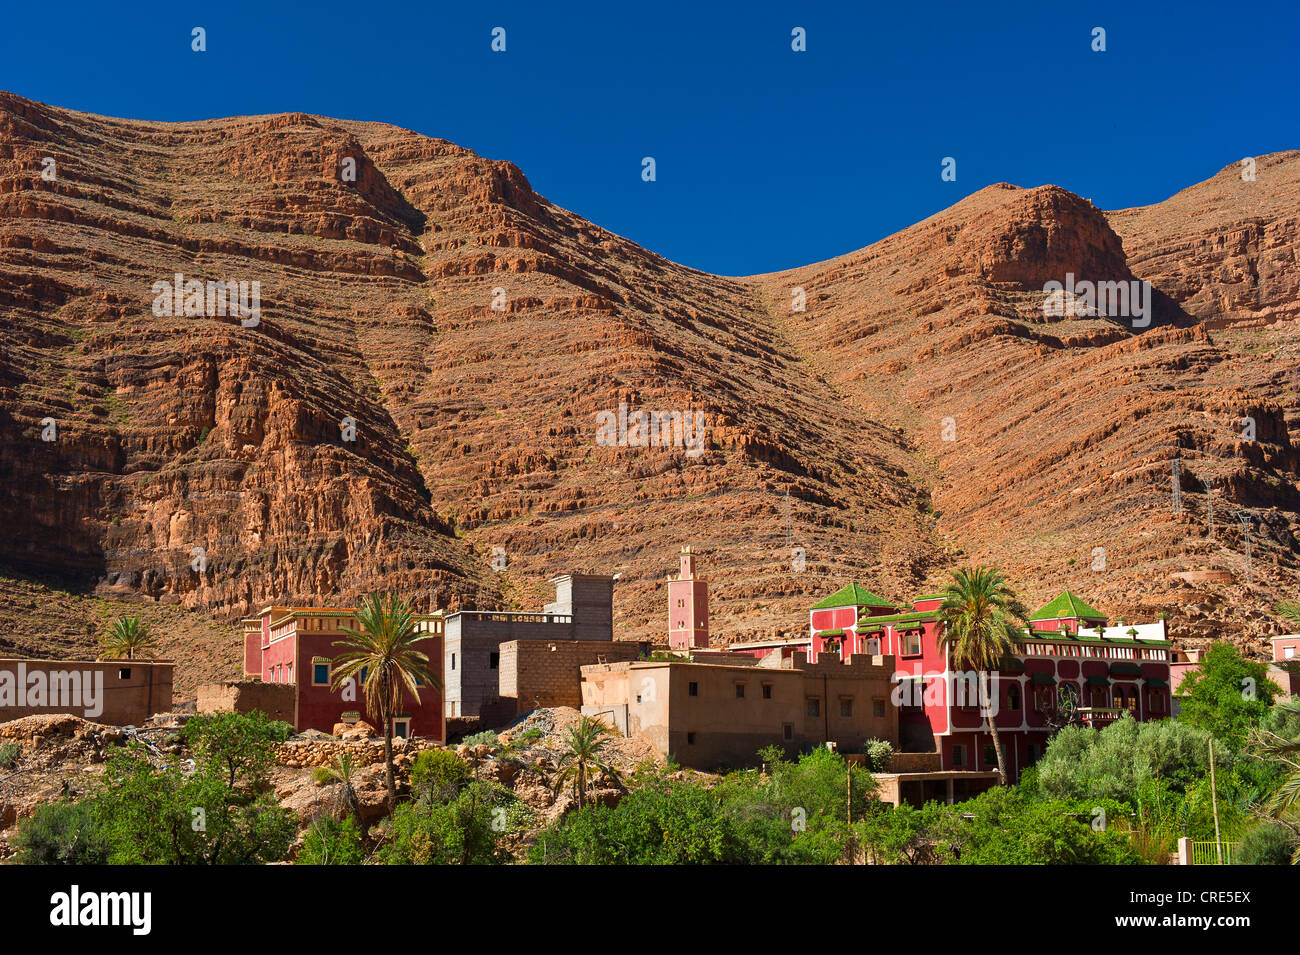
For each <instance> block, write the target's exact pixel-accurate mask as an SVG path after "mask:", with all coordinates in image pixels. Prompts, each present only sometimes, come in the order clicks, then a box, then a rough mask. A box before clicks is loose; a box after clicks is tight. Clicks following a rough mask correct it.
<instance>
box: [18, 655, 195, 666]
mask: <svg viewBox="0 0 1300 955" xmlns="http://www.w3.org/2000/svg"><path fill="white" fill-rule="evenodd" d="M3 663H50V664H58V665H60V666H85V665H87V664H92V665H94V664H103V665H104V666H112V665H117V666H137V665H138V666H169V667H170V666H175V665H176V661H175V660H157V659H135V660H126V659H121V660H119V659H116V658H114V659H110V660H50V659H47V658H45V657H0V664H3Z"/></svg>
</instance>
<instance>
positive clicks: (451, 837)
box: [378, 782, 514, 865]
mask: <svg viewBox="0 0 1300 955" xmlns="http://www.w3.org/2000/svg"><path fill="white" fill-rule="evenodd" d="M513 801H514V796H513V794H511V793H510V792H509V791H508V790H506V789H505V788H504V787H502V786H499V785H496V784H490V783H482V782H475V783H471V784H469V785H468V786H466V787H465V788H464V789H463V790H461V792H460V794H459V795H457V796H456V798H455V799H454V800H452V801H451V802H448V803H441V804H439V803H436V802H434V801H433V800H430V799H419V800H416V801H415V802H406V803H402V804H401V805H400V806H398V807H397V810H396V811H395V812H394V813H393V816H392V819H391V821H390V823H389V827H388V832H387V838H386V840H385V843H384V846H383V848H381V849H380V850H379V852H378V856H379V858H380V860H381V861H383V862H385V863H387V864H389V865H491V864H494V863H499V862H501V861H503V855H502V853H501V852H500V850H499V849H498V848H497V833H498V832H500V831H504V829H505V828H506V817H507V814H508V807H509V805H510V804H511V803H512V802H513ZM498 810H500V811H499V812H498Z"/></svg>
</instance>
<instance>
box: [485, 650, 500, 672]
mask: <svg viewBox="0 0 1300 955" xmlns="http://www.w3.org/2000/svg"><path fill="white" fill-rule="evenodd" d="M500 665H501V654H499V653H489V654H488V669H489V670H495V669H496V668H497V667H498V666H500Z"/></svg>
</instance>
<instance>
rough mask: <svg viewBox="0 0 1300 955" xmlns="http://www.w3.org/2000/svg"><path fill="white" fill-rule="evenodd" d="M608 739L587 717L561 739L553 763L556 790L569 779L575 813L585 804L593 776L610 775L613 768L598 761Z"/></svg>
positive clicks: (604, 729)
mask: <svg viewBox="0 0 1300 955" xmlns="http://www.w3.org/2000/svg"><path fill="white" fill-rule="evenodd" d="M609 735H610V731H609V727H608V726H606V725H605V724H604V723H602V722H601V721H600V720H597V719H593V718H592V717H590V716H584V717H582V718H581V719H579V720H578V722H577V723H575V724H574V725H572V726H570V727H569V731H568V732H567V733H566V734H565V735H564V749H563V750H562V751H561V752H560V757H559V759H558V760H557V761H556V764H557V766H558V767H559V772H558V773H557V774H556V786H557V788H558V787H559V786H562V785H563V784H564V783H565V782H567V781H568V780H570V779H572V780H573V792H574V795H575V796H576V797H577V800H578V808H579V809H581V808H582V807H583V806H585V805H586V804H587V782H588V781H589V779H590V778H591V775H592V774H593V773H597V772H604V773H607V774H609V775H611V776H612V775H614V769H613V767H612V766H610V765H609V764H608V763H607V762H606V761H605V760H604V759H603V758H602V757H603V754H604V750H605V747H606V746H607V745H608V743H609Z"/></svg>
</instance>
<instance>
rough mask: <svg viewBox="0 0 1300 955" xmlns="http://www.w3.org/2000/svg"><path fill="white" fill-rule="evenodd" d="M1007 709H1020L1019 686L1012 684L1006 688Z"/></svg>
mask: <svg viewBox="0 0 1300 955" xmlns="http://www.w3.org/2000/svg"><path fill="white" fill-rule="evenodd" d="M1007 709H1009V710H1012V711H1013V712H1014V711H1016V710H1019V709H1020V687H1018V686H1015V685H1012V687H1011V688H1010V689H1009V690H1007Z"/></svg>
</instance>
